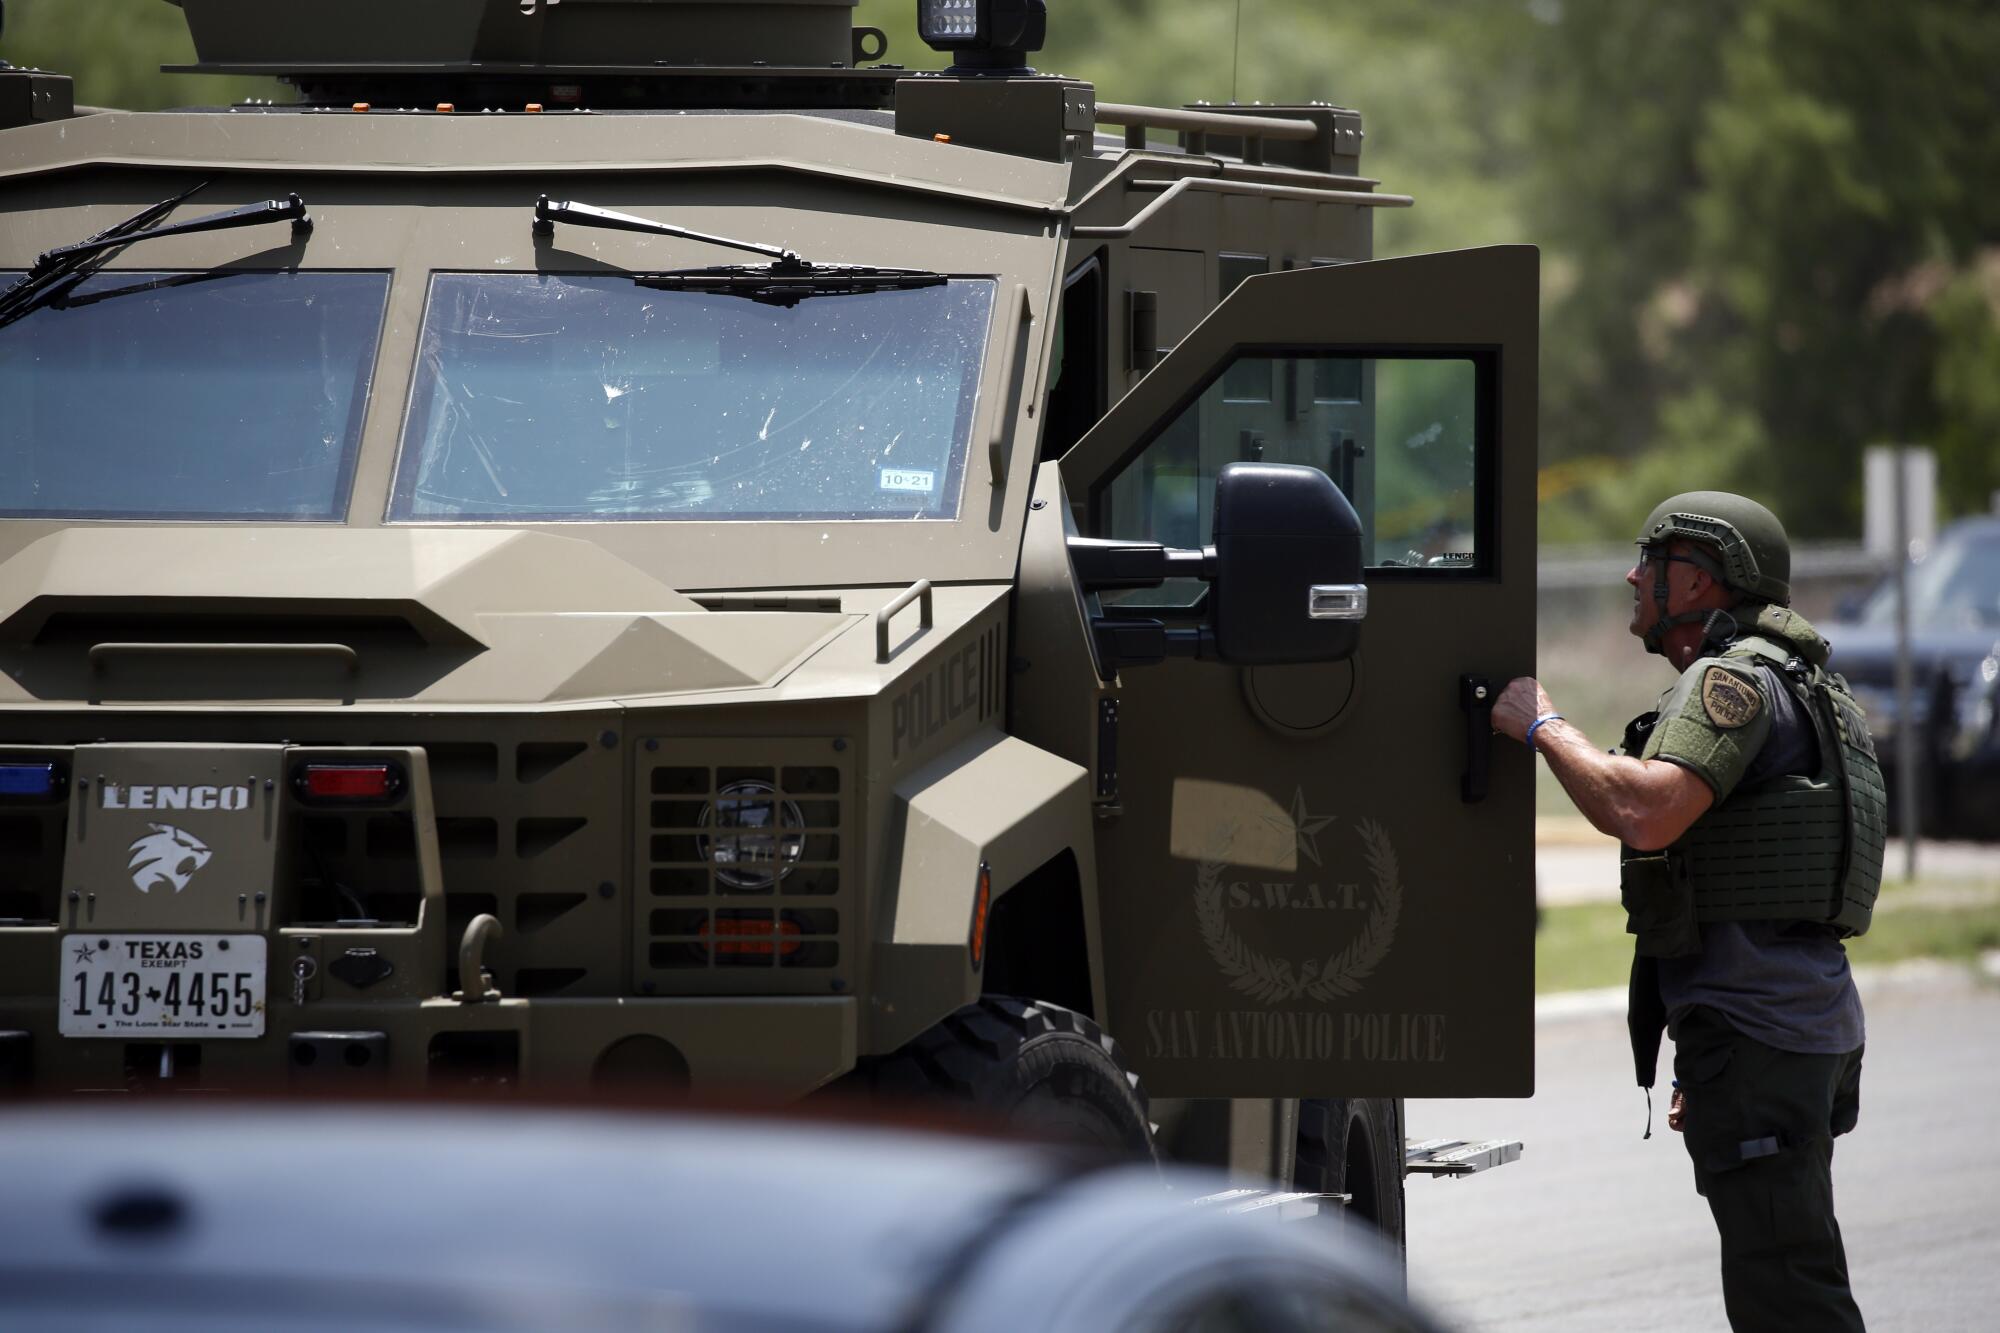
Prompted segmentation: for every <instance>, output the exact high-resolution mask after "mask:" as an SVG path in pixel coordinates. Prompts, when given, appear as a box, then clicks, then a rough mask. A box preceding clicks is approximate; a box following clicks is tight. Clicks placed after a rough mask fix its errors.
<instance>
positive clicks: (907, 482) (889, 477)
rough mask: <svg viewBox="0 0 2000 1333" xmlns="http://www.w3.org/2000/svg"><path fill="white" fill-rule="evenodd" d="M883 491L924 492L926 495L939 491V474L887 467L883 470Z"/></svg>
mask: <svg viewBox="0 0 2000 1333" xmlns="http://www.w3.org/2000/svg"><path fill="white" fill-rule="evenodd" d="M882 489H883V490H885V491H922V492H924V493H925V494H929V493H930V492H932V491H934V490H936V489H937V473H935V472H920V471H918V470H917V469H915V468H907V467H885V468H883V469H882Z"/></svg>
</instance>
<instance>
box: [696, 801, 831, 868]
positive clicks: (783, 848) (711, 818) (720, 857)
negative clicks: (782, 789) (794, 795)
mask: <svg viewBox="0 0 2000 1333" xmlns="http://www.w3.org/2000/svg"><path fill="white" fill-rule="evenodd" d="M805 828H806V821H805V817H804V816H803V815H801V814H800V813H799V807H798V806H796V805H794V804H793V803H792V802H790V801H785V800H780V799H779V798H778V789H777V788H776V787H773V786H772V785H771V784H770V783H768V782H755V781H750V782H732V783H730V784H729V785H728V786H726V787H724V788H722V790H720V791H718V792H717V793H716V794H715V800H713V801H712V802H710V803H709V804H707V805H705V806H703V807H702V811H701V832H700V834H699V835H698V841H699V844H700V847H701V855H702V857H703V859H705V860H706V861H707V862H708V863H709V864H710V865H711V866H713V867H714V869H715V878H716V880H717V881H718V882H719V883H721V884H722V885H723V886H725V887H727V888H731V889H736V890H739V891H741V892H745V893H761V892H765V891H767V890H769V889H772V888H775V887H776V886H777V883H778V881H779V880H781V879H783V878H784V877H785V876H786V875H789V874H791V873H792V867H793V866H795V865H797V864H798V863H799V858H800V857H801V856H803V855H804V854H805V846H806V834H805Z"/></svg>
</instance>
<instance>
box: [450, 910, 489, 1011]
mask: <svg viewBox="0 0 2000 1333" xmlns="http://www.w3.org/2000/svg"><path fill="white" fill-rule="evenodd" d="M500 934H501V930H500V918H499V917H496V916H494V915H493V914H492V913H491V912H481V913H480V914H479V915H478V916H476V917H474V918H472V920H471V921H469V922H467V923H466V926H465V938H464V939H462V940H460V941H459V943H458V982H459V985H460V986H461V987H463V989H461V990H456V991H453V992H452V995H451V998H452V999H454V1000H457V1001H458V1002H459V1003H460V1004H481V1003H484V1002H485V1001H487V1000H497V999H499V998H500V988H499V987H498V986H495V985H494V984H493V974H492V973H491V972H488V971H487V970H486V941H487V940H489V939H493V938H496V937H497V936H499V935H500Z"/></svg>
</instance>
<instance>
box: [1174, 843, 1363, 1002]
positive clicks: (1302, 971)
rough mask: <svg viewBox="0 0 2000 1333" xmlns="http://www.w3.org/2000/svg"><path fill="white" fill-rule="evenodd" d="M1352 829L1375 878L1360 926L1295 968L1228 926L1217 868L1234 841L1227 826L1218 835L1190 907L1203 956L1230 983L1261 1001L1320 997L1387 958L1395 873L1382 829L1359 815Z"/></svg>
mask: <svg viewBox="0 0 2000 1333" xmlns="http://www.w3.org/2000/svg"><path fill="white" fill-rule="evenodd" d="M1358 832H1359V833H1360V835H1361V846H1362V849H1363V856H1364V859H1365V860H1366V861H1367V863H1368V869H1369V872H1370V873H1371V874H1372V875H1374V877H1375V905H1374V907H1373V908H1371V909H1370V911H1369V913H1368V920H1367V923H1366V924H1364V925H1363V926H1362V928H1361V933H1360V934H1358V935H1356V936H1355V937H1354V939H1353V940H1352V941H1351V942H1349V944H1348V945H1347V947H1346V948H1344V949H1337V950H1335V951H1334V952H1333V953H1332V954H1330V955H1329V956H1328V957H1327V958H1326V960H1325V961H1324V962H1317V961H1308V962H1306V963H1305V964H1303V965H1302V966H1300V967H1298V968H1297V969H1296V970H1295V969H1294V968H1293V966H1292V963H1291V960H1290V959H1286V958H1273V957H1271V956H1270V955H1268V954H1264V953H1260V952H1258V951H1257V950H1256V949H1253V948H1251V947H1250V945H1249V944H1247V943H1246V942H1245V941H1244V939H1243V937H1242V936H1241V935H1239V934H1237V933H1236V929H1235V927H1233V926H1231V925H1230V924H1229V917H1228V915H1227V913H1225V912H1224V911H1223V908H1222V896H1223V890H1224V887H1225V886H1224V884H1223V880H1222V872H1223V870H1224V869H1225V868H1226V867H1227V865H1228V862H1227V861H1226V860H1224V859H1223V858H1224V857H1225V856H1226V855H1227V853H1228V851H1229V845H1230V843H1231V842H1232V841H1234V839H1235V829H1234V827H1233V826H1232V827H1231V828H1229V829H1226V830H1225V831H1224V832H1223V835H1222V837H1221V839H1220V842H1219V845H1218V846H1217V848H1216V854H1215V855H1214V856H1213V857H1211V858H1210V859H1208V860H1204V861H1203V862H1201V864H1200V866H1199V867H1198V868H1197V869H1196V871H1195V889H1194V912H1195V921H1196V923H1197V924H1198V925H1199V926H1200V927H1201V938H1202V942H1203V943H1204V944H1206V945H1207V946H1208V953H1209V957H1211V958H1213V959H1214V960H1215V965H1216V966H1217V967H1219V968H1221V969H1222V973H1223V975H1224V976H1226V977H1228V978H1229V984H1230V985H1231V986H1232V987H1233V988H1235V989H1236V990H1239V991H1242V992H1243V993H1245V994H1246V995H1248V996H1250V997H1251V998H1252V999H1255V1000H1261V1001H1262V1002H1264V1003H1265V1004H1273V1005H1275V1004H1282V1003H1283V1002H1284V1001H1286V1000H1293V999H1298V998H1299V997H1301V996H1304V997H1306V998H1309V999H1314V1000H1319V1001H1322V1002H1325V1001H1330V1000H1337V999H1340V998H1342V997H1343V996H1348V995H1353V994H1354V993H1355V992H1357V991H1359V990H1360V989H1361V987H1362V984H1363V983H1364V982H1366V981H1367V980H1368V978H1369V977H1370V976H1372V975H1374V972H1375V969H1376V968H1377V967H1379V966H1380V965H1381V963H1382V960H1383V959H1384V958H1385V957H1387V956H1388V953H1389V946H1390V945H1392V944H1394V943H1395V942H1396V922H1397V920H1398V918H1399V917H1400V916H1401V915H1402V911H1403V882H1402V870H1401V867H1400V866H1399V865H1398V864H1397V861H1396V849H1395V847H1394V846H1393V845H1392V844H1391V843H1390V841H1389V832H1388V830H1387V829H1385V828H1383V827H1382V825H1381V824H1379V823H1377V822H1376V821H1375V820H1372V819H1364V820H1362V821H1361V823H1360V824H1359V826H1358Z"/></svg>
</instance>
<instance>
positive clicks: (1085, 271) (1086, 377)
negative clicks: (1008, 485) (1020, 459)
mask: <svg viewBox="0 0 2000 1333" xmlns="http://www.w3.org/2000/svg"><path fill="white" fill-rule="evenodd" d="M1106 313H1107V311H1106V302H1105V281H1104V260H1103V258H1102V257H1101V256H1098V255H1092V256H1091V257H1090V258H1089V259H1086V260H1084V261H1083V263H1081V264H1078V265H1077V266H1076V267H1075V268H1073V269H1071V270H1070V273H1069V276H1068V277H1067V278H1065V279H1064V280H1063V296H1062V307H1061V309H1060V311H1059V312H1058V314H1057V317H1056V345H1055V349H1054V351H1053V352H1052V353H1051V354H1050V360H1051V361H1052V362H1053V363H1054V382H1053V383H1051V384H1050V385H1049V406H1048V412H1047V413H1046V415H1045V416H1044V417H1043V422H1042V457H1043V458H1045V459H1047V458H1060V457H1062V455H1063V453H1064V451H1066V450H1067V449H1068V448H1069V447H1070V446H1071V445H1072V444H1075V443H1076V442H1077V441H1078V440H1080V439H1082V438H1083V436H1084V433H1085V432H1086V431H1088V430H1089V429H1090V428H1091V427H1092V426H1095V425H1096V424H1097V419H1098V418H1099V417H1101V416H1103V415H1104V408H1105V406H1106V404H1105V391H1106V385H1105V360H1106V357H1107V355H1108V347H1107V344H1106V342H1105V338H1106V335H1107V332H1108V330H1107V328H1106V324H1107V320H1106Z"/></svg>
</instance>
